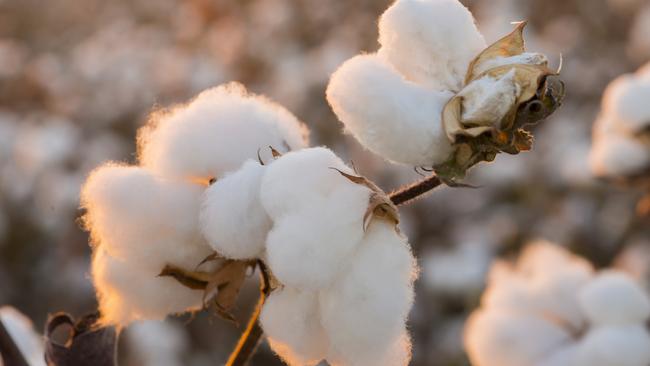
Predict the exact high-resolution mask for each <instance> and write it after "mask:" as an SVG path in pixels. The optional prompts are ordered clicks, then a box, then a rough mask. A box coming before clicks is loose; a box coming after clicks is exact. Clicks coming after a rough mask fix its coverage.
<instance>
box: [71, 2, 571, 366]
mask: <svg viewBox="0 0 650 366" xmlns="http://www.w3.org/2000/svg"><path fill="white" fill-rule="evenodd" d="M524 24H525V23H521V24H519V25H518V26H517V27H516V29H515V30H514V31H513V32H512V33H511V34H509V35H507V36H505V37H504V38H502V39H501V40H499V41H497V42H496V43H494V44H492V45H491V46H486V44H485V42H484V40H483V37H482V36H481V35H480V33H478V31H477V29H476V27H475V25H474V20H473V18H472V15H471V14H470V13H469V11H468V10H467V9H466V8H465V7H463V6H462V5H461V4H460V3H459V2H458V1H456V0H416V1H414V0H398V1H397V2H395V3H394V4H393V5H392V6H391V7H390V8H389V9H388V10H387V11H386V12H385V13H384V15H382V17H381V19H380V27H379V28H380V43H381V44H382V48H381V49H380V50H379V51H378V52H377V53H376V54H371V55H363V56H357V57H355V58H353V59H351V60H349V61H347V62H346V63H344V64H343V65H342V66H341V67H340V68H339V70H338V71H336V72H335V73H334V75H332V79H331V82H330V84H329V86H328V89H327V98H328V100H329V102H330V104H331V105H332V107H333V109H334V111H335V113H336V114H337V115H338V117H339V118H340V119H341V120H342V121H343V123H344V124H345V125H346V128H347V129H348V130H349V131H350V132H351V133H352V134H353V135H355V137H357V138H358V139H359V140H360V141H361V142H362V143H363V144H364V145H365V146H366V147H368V148H369V149H370V150H373V151H375V152H376V153H378V154H380V155H382V156H383V157H385V158H387V159H389V160H391V161H394V162H398V163H404V164H411V165H416V166H422V167H430V168H432V169H433V170H434V171H435V173H436V179H440V181H442V182H445V183H447V184H449V185H457V184H461V183H460V182H459V180H460V179H462V178H463V176H464V174H465V171H466V170H467V169H469V168H470V167H471V166H473V165H474V164H476V163H478V162H480V161H484V160H488V161H489V160H492V159H493V158H494V155H496V153H498V152H501V151H504V152H508V153H513V154H514V153H518V152H519V151H523V150H527V149H529V148H530V143H531V137H530V135H529V134H528V133H527V132H525V131H524V130H523V127H524V126H525V125H526V124H529V123H534V122H537V121H539V120H541V119H543V118H545V117H546V116H548V115H549V114H550V113H552V112H553V111H554V110H555V109H556V108H557V107H558V106H559V104H560V102H561V99H562V93H563V85H562V83H561V82H560V81H559V79H557V72H556V71H552V70H551V69H549V67H548V61H547V59H546V57H545V56H544V55H542V54H539V53H529V52H525V50H524V45H523V28H524ZM137 145H138V154H137V161H138V163H137V165H126V164H123V163H116V162H110V163H107V164H105V165H103V166H101V167H99V168H97V169H96V170H95V171H93V172H92V173H91V174H90V176H89V177H88V179H87V181H86V183H85V185H84V187H83V190H82V194H81V202H82V207H83V208H84V209H85V210H86V213H85V215H84V218H83V222H84V224H85V225H86V227H87V228H88V230H89V231H90V234H91V242H92V248H93V260H92V266H91V274H92V280H93V283H94V285H95V288H96V290H97V297H98V300H99V310H100V314H101V319H100V320H101V322H102V323H103V324H104V325H116V326H118V327H123V326H126V325H128V324H130V323H132V322H134V321H138V320H160V319H163V318H165V317H166V316H167V315H169V314H176V313H184V312H191V311H196V310H199V309H202V308H204V307H207V306H212V308H213V309H214V310H215V311H216V312H217V314H219V315H221V316H222V317H224V318H226V319H229V320H231V321H237V319H235V318H234V317H233V316H232V314H231V312H230V310H231V309H232V308H233V307H234V306H235V303H236V300H237V297H238V294H239V290H240V288H241V286H242V284H243V282H244V278H245V276H246V274H247V273H248V272H250V270H251V269H254V268H259V270H260V273H261V277H262V286H261V296H260V303H259V306H258V308H257V310H256V311H255V312H254V313H253V314H252V316H251V320H250V321H249V325H248V328H247V330H246V331H245V332H244V333H243V335H242V339H241V341H240V347H238V348H237V349H236V350H235V352H234V353H233V357H234V359H233V358H231V359H230V360H229V361H228V364H241V363H242V362H243V361H245V358H246V357H247V355H243V352H244V351H242V349H245V350H247V351H246V352H248V355H250V353H251V350H253V349H254V348H255V345H256V343H257V340H258V339H259V337H260V335H261V334H262V333H264V334H266V335H267V336H268V341H269V344H270V346H271V348H272V349H273V350H274V351H275V352H276V353H277V354H278V355H279V356H280V357H281V358H282V359H283V360H284V361H285V362H286V363H288V364H289V365H292V366H293V365H315V364H317V363H319V362H321V361H323V360H325V361H327V362H328V363H329V364H330V365H334V366H365V365H386V366H394V365H407V364H408V363H409V362H410V358H411V341H410V335H409V333H408V331H407V327H406V320H407V316H408V313H409V311H410V309H411V306H412V303H413V300H414V293H413V283H414V281H415V279H416V277H417V275H418V266H417V262H416V260H415V259H414V257H413V254H412V252H411V249H410V245H409V243H408V240H407V238H406V237H405V236H404V235H403V234H402V233H401V231H400V228H399V221H400V218H399V213H398V208H397V205H400V204H404V203H405V202H408V201H410V200H411V199H413V198H415V197H417V196H419V195H421V194H423V193H425V192H426V191H428V190H430V189H431V188H433V187H434V186H435V184H432V181H431V180H429V181H423V182H416V183H415V184H413V185H411V186H407V187H404V188H402V189H398V190H397V191H396V192H393V193H391V194H386V193H385V192H384V191H383V190H382V189H380V188H379V187H378V186H377V185H376V184H375V183H373V182H372V181H370V180H369V179H367V178H366V177H364V176H363V175H361V174H359V173H358V172H357V171H356V169H353V168H351V167H350V166H348V165H346V164H345V163H343V161H342V160H341V159H340V158H339V157H338V156H337V155H336V154H335V153H334V152H333V151H331V150H329V149H328V148H326V147H308V143H307V130H306V128H305V126H304V125H303V124H302V123H301V122H300V121H298V119H297V118H296V117H295V116H293V115H292V114H291V113H290V112H289V111H287V110H286V109H284V108H283V107H281V106H279V105H277V104H275V103H273V102H271V101H269V100H268V99H265V98H264V97H261V96H255V95H252V94H249V93H247V92H246V91H245V89H244V88H243V87H242V86H240V85H238V84H228V85H224V86H220V87H217V88H214V89H210V90H208V91H205V92H203V93H201V94H200V95H199V96H198V97H196V99H194V100H192V101H190V102H189V103H187V104H185V105H181V106H177V107H174V108H171V109H167V110H162V111H159V112H154V113H153V114H152V116H151V118H150V121H149V122H148V123H147V125H146V126H144V127H142V128H141V129H140V131H139V133H138V138H137ZM242 355H243V356H242Z"/></svg>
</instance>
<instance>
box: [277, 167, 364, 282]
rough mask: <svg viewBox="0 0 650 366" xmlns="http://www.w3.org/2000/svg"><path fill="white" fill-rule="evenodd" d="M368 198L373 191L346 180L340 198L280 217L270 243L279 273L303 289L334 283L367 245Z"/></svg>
mask: <svg viewBox="0 0 650 366" xmlns="http://www.w3.org/2000/svg"><path fill="white" fill-rule="evenodd" d="M337 174H338V173H337ZM368 200H369V190H368V189H367V188H365V187H364V186H361V185H358V184H355V183H352V182H349V181H346V186H344V187H342V188H341V190H340V191H339V192H336V193H335V194H334V195H332V196H330V197H328V198H326V199H322V200H320V201H314V202H312V204H311V205H309V206H306V207H304V208H302V209H299V210H296V211H294V212H292V213H290V214H286V215H284V216H281V217H280V218H278V219H276V220H275V223H274V226H273V229H272V230H271V231H270V232H269V235H268V238H267V242H266V253H267V260H268V264H269V267H270V268H271V271H272V272H273V274H274V275H275V276H276V277H277V278H278V280H279V281H280V282H281V283H283V284H285V285H288V286H293V287H296V288H300V289H309V290H317V289H322V288H324V287H326V286H328V285H329V284H330V283H332V281H334V279H335V277H336V276H337V275H338V274H339V273H340V272H341V271H342V270H344V269H345V268H346V267H347V265H348V264H349V263H350V261H351V260H352V255H353V252H354V250H355V248H356V247H357V246H358V245H359V243H360V241H361V238H362V236H363V217H364V214H365V212H366V209H367V207H368Z"/></svg>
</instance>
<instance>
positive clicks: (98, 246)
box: [81, 84, 307, 326]
mask: <svg viewBox="0 0 650 366" xmlns="http://www.w3.org/2000/svg"><path fill="white" fill-rule="evenodd" d="M306 144H307V130H306V128H305V126H304V125H303V124H302V123H301V122H299V121H298V120H297V119H296V118H295V117H294V116H293V115H292V114H291V113H290V112H288V111H287V110H286V109H284V108H283V107H281V106H279V105H277V104H275V103H273V102H271V101H269V100H267V99H265V98H263V97H260V96H255V95H252V94H249V93H247V92H246V90H245V89H244V87H243V86H241V85H239V84H227V85H223V86H220V87H217V88H213V89H209V90H207V91H205V92H203V93H201V94H200V95H199V96H197V97H196V98H195V99H194V100H192V101H191V102H189V103H187V104H185V105H180V106H177V107H174V108H170V109H168V110H162V111H158V112H156V113H154V114H153V115H152V117H151V118H150V121H149V122H148V124H147V125H146V126H144V127H143V128H142V129H141V130H140V132H139V134H138V150H139V152H138V162H139V164H138V165H127V164H123V163H117V162H109V163H106V164H104V165H102V166H100V167H98V168H97V169H95V170H94V171H93V172H92V173H91V174H90V175H89V177H88V179H87V180H86V182H85V184H84V186H83V189H82V193H81V206H82V208H84V209H85V211H86V213H85V215H84V217H83V222H84V225H85V226H86V228H87V229H88V230H89V231H90V235H91V242H92V248H93V256H92V266H91V274H92V280H93V284H94V286H95V289H96V291H97V297H98V301H99V310H100V313H101V315H102V318H101V321H102V322H103V323H105V324H114V325H118V326H125V325H128V324H129V323H131V322H133V321H135V320H145V319H162V318H164V317H165V316H167V315H168V314H172V313H182V312H185V311H191V310H197V309H200V308H202V307H203V300H204V299H203V294H202V293H201V292H200V291H195V290H193V289H190V288H187V287H185V286H183V285H181V284H179V283H178V282H177V281H175V280H174V279H173V278H168V277H164V276H162V277H161V276H159V274H161V272H163V271H164V268H165V266H166V265H167V264H169V263H173V264H174V265H175V266H178V267H180V268H183V269H187V270H192V269H194V268H195V267H196V266H197V265H198V264H199V263H200V262H201V261H202V260H203V259H204V258H206V257H207V256H209V255H210V254H212V253H213V250H212V249H211V248H210V246H209V245H208V241H207V240H206V239H205V238H204V237H203V236H202V234H201V231H200V224H199V215H198V213H199V210H200V207H201V201H202V195H203V193H204V191H205V189H206V188H207V187H208V184H209V182H210V181H211V180H217V179H220V178H222V177H224V176H225V175H226V174H227V173H228V172H230V171H233V170H236V169H237V168H239V166H240V165H241V164H242V163H243V162H244V161H245V160H246V159H248V158H252V157H255V156H257V154H258V152H260V154H261V155H262V156H266V155H268V157H270V156H271V153H270V152H267V151H266V150H264V151H262V150H263V149H262V148H263V147H266V146H269V145H273V146H277V147H278V149H281V150H282V151H288V150H290V149H300V148H303V147H305V146H306ZM206 266H213V267H215V263H207V264H206ZM216 267H218V268H221V267H222V266H218V265H217V266H216ZM225 269H226V270H227V271H230V272H234V273H237V274H241V273H245V271H246V270H247V267H246V266H245V265H243V264H239V265H236V266H233V265H229V266H226V267H225ZM233 277H237V276H234V275H233ZM241 277H242V276H238V278H241ZM240 282H241V281H240ZM239 285H240V283H234V281H233V283H230V285H229V286H227V289H228V290H230V291H231V292H233V290H235V289H236V288H237V287H238V286H239ZM224 292H226V291H224ZM217 300H218V301H217V305H219V306H220V307H222V308H228V307H229V306H230V305H231V304H232V301H233V299H232V298H231V297H228V298H223V292H222V295H221V298H219V299H217Z"/></svg>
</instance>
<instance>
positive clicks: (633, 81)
mask: <svg viewBox="0 0 650 366" xmlns="http://www.w3.org/2000/svg"><path fill="white" fill-rule="evenodd" d="M648 100H650V80H648V79H645V78H643V77H641V76H640V75H639V74H633V75H623V76H621V77H619V78H618V79H616V80H614V81H613V82H612V83H611V84H610V85H609V86H608V87H607V90H606V91H605V94H604V95H603V103H605V105H606V108H609V109H610V110H609V112H610V113H612V114H613V115H614V116H615V117H616V118H617V119H618V122H619V123H620V124H621V125H622V126H624V127H625V128H627V129H629V130H630V131H639V130H643V129H644V128H647V127H650V106H649V105H648Z"/></svg>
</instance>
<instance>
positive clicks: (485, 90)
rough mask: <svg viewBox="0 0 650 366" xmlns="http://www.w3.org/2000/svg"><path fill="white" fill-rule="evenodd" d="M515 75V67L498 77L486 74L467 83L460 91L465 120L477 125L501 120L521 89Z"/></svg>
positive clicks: (490, 123)
mask: <svg viewBox="0 0 650 366" xmlns="http://www.w3.org/2000/svg"><path fill="white" fill-rule="evenodd" d="M514 76H515V70H514V69H513V70H511V71H510V72H508V73H507V74H505V75H503V76H501V77H499V78H498V79H495V78H493V77H490V76H484V77H482V78H480V79H478V80H475V81H473V82H471V83H470V84H469V85H467V87H465V88H464V89H463V90H462V91H461V92H460V93H458V95H459V96H461V97H463V115H462V118H463V121H465V123H467V124H471V125H477V126H486V125H487V126H492V125H493V124H494V123H495V122H497V123H499V122H501V120H502V119H503V117H504V116H505V115H506V113H508V112H509V111H510V109H511V107H512V106H513V105H514V104H515V101H516V100H517V98H518V97H519V93H520V90H519V88H518V87H517V84H515V80H514ZM494 127H497V128H499V127H501V126H500V125H496V126H494Z"/></svg>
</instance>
